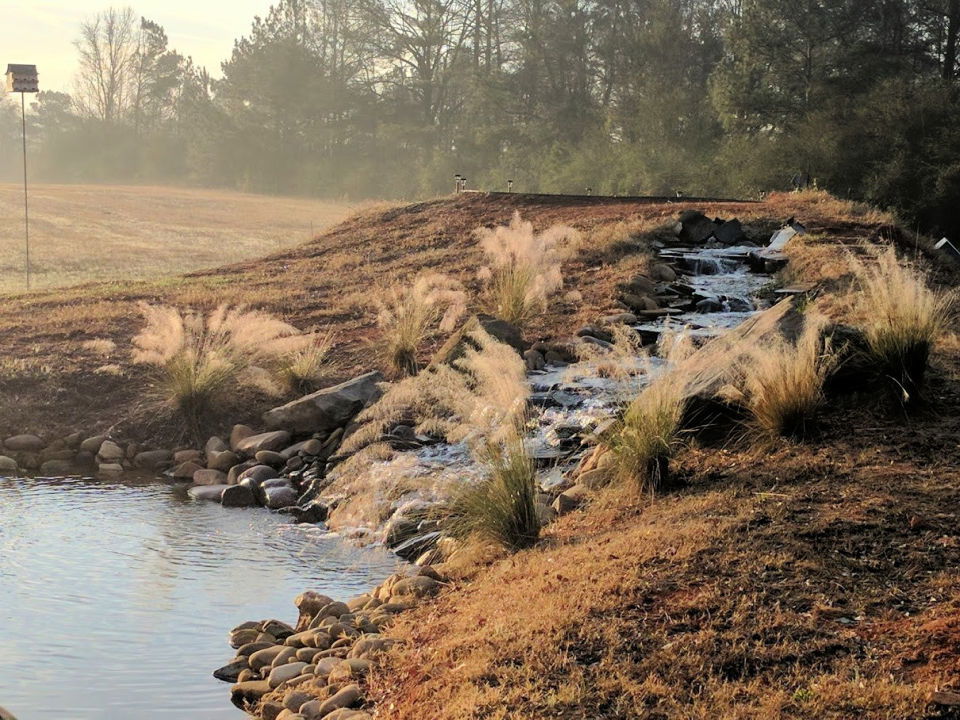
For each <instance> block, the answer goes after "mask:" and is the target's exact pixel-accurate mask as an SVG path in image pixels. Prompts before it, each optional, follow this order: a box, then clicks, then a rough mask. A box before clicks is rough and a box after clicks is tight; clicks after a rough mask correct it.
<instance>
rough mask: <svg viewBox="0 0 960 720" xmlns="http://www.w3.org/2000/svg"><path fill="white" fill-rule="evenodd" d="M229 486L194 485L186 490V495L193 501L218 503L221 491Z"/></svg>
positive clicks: (221, 495) (221, 494)
mask: <svg viewBox="0 0 960 720" xmlns="http://www.w3.org/2000/svg"><path fill="white" fill-rule="evenodd" d="M228 487H230V486H229V485H195V486H193V487H191V488H190V489H189V490H187V494H188V495H189V496H190V497H192V498H193V499H194V500H212V501H214V502H220V500H221V498H222V497H223V491H224V490H226V489H227V488H228Z"/></svg>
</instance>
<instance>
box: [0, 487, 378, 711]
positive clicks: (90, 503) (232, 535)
mask: <svg viewBox="0 0 960 720" xmlns="http://www.w3.org/2000/svg"><path fill="white" fill-rule="evenodd" d="M396 564H397V563H396V560H395V558H393V557H392V556H390V555H388V554H386V553H384V552H382V551H379V550H375V549H367V550H359V549H357V548H353V547H350V546H347V545H345V544H343V543H341V542H339V541H338V540H337V539H336V538H335V537H332V536H330V535H329V534H328V533H326V531H325V530H323V529H322V528H319V527H314V526H294V525H290V524H288V521H287V519H286V518H284V517H282V516H278V515H275V514H272V513H268V512H266V511H264V510H238V509H225V508H221V507H220V506H218V505H215V504H212V503H200V502H195V501H193V500H190V499H189V498H187V497H185V496H184V494H183V493H182V492H179V491H178V490H177V489H175V488H173V487H171V486H169V485H165V484H159V483H153V482H138V483H135V484H126V483H123V482H117V481H109V482H102V481H97V480H90V479H85V480H80V479H62V478H58V479H42V480H41V479H33V480H29V479H13V478H0V705H3V706H5V707H8V709H10V710H11V711H12V712H13V713H14V714H15V715H17V716H18V717H22V718H26V719H27V720H48V719H49V720H53V719H54V718H57V719H58V720H59V718H62V717H64V711H65V709H69V713H68V714H69V717H70V718H71V719H72V720H94V719H97V720H99V719H101V718H104V717H121V716H124V717H136V718H138V719H142V720H156V719H160V718H164V719H172V718H182V717H187V716H189V717H191V718H196V719H197V720H221V719H225V718H234V719H237V718H242V717H244V715H243V713H240V712H239V711H237V710H235V709H233V708H232V707H231V706H230V704H229V700H228V697H227V690H228V686H227V685H225V684H223V683H219V682H217V681H216V680H214V679H213V678H212V677H211V675H210V672H211V671H212V670H213V668H215V667H218V666H219V665H221V664H223V662H225V661H226V660H227V659H228V658H229V653H230V650H229V648H228V646H227V645H226V633H227V631H228V630H229V629H230V628H231V627H233V626H234V625H236V624H237V623H239V622H242V621H244V620H249V619H263V618H268V617H278V618H280V619H284V620H287V621H289V620H290V619H292V618H293V616H294V615H295V609H294V607H293V605H292V599H293V597H294V596H295V595H296V594H298V593H300V592H302V591H303V590H305V589H317V590H321V591H323V592H325V593H327V594H329V595H333V596H335V597H339V598H343V599H346V598H348V597H350V596H351V595H355V594H357V593H360V592H364V591H366V590H369V589H370V588H371V587H372V586H373V585H375V584H376V583H377V582H379V581H380V580H382V579H383V578H384V577H385V576H386V575H388V574H389V573H390V572H392V571H393V570H394V569H395V568H396Z"/></svg>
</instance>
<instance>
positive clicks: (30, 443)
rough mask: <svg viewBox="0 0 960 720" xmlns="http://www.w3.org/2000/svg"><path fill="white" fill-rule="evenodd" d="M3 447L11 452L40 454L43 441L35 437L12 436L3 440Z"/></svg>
mask: <svg viewBox="0 0 960 720" xmlns="http://www.w3.org/2000/svg"><path fill="white" fill-rule="evenodd" d="M3 446H4V447H5V448H6V449H7V450H12V451H13V452H40V451H41V450H43V440H41V439H40V438H39V437H37V436H36V435H14V436H13V437H8V438H7V439H6V440H4V441H3Z"/></svg>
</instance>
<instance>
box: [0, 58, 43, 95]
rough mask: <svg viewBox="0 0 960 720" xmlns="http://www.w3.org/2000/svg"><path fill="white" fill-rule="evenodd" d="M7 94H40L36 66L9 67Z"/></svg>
mask: <svg viewBox="0 0 960 720" xmlns="http://www.w3.org/2000/svg"><path fill="white" fill-rule="evenodd" d="M7 92H19V93H35V92H40V80H39V76H38V75H37V66H36V65H13V64H11V65H7Z"/></svg>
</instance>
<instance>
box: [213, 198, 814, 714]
mask: <svg viewBox="0 0 960 720" xmlns="http://www.w3.org/2000/svg"><path fill="white" fill-rule="evenodd" d="M788 227H789V226H788ZM791 230H792V233H791V234H795V233H796V232H798V231H799V232H802V228H801V227H800V226H794V227H792V228H791ZM677 231H678V233H677V234H678V238H677V241H676V243H675V244H671V245H669V246H667V245H663V246H662V247H659V248H657V250H658V253H659V256H660V261H661V262H657V263H654V264H653V265H652V266H651V270H650V273H649V275H650V276H649V277H646V276H643V277H635V278H630V279H629V280H628V281H626V282H624V283H623V284H622V285H621V291H622V292H621V295H620V296H619V297H618V298H617V300H618V303H619V304H620V305H621V306H622V308H623V312H619V313H615V314H614V315H612V316H608V317H605V318H602V319H600V320H599V321H598V323H597V324H596V325H594V326H588V327H585V328H582V329H581V330H580V331H579V332H578V342H582V343H588V344H591V345H594V346H597V347H600V348H608V347H609V345H610V340H611V339H612V334H611V333H610V332H609V327H610V324H611V323H623V324H625V325H627V326H629V327H632V328H634V329H635V331H636V332H638V333H639V334H640V335H641V336H642V337H643V338H644V339H646V340H647V341H650V340H653V339H655V337H656V336H658V335H659V334H660V333H661V332H663V331H664V330H665V329H666V328H676V327H678V326H685V327H686V329H687V330H686V331H687V332H690V333H691V334H693V335H694V336H701V337H710V336H714V335H717V334H719V333H722V332H724V331H726V330H728V329H730V328H734V327H736V326H738V325H739V324H741V323H743V322H744V321H745V320H747V319H749V318H751V317H753V316H755V315H757V314H758V313H759V312H761V311H763V310H764V309H766V308H768V307H770V306H771V305H772V304H773V300H774V299H776V297H777V296H776V295H775V293H773V292H772V282H773V279H772V277H771V276H770V275H769V274H766V273H762V272H759V273H758V272H754V271H753V270H751V265H752V266H753V267H754V268H757V267H764V266H763V265H762V264H761V265H760V266H758V264H757V262H756V261H755V260H754V261H751V255H753V257H754V258H756V257H764V255H765V251H764V248H763V247H761V246H758V245H757V244H753V243H750V242H749V240H748V239H747V238H746V236H745V235H744V233H743V229H742V227H740V226H739V223H734V224H733V226H731V222H723V221H720V220H716V221H711V220H709V219H707V218H705V217H703V216H702V215H699V214H694V213H685V214H684V215H683V216H682V217H681V221H680V222H679V223H678V227H677ZM778 235H780V233H778ZM720 237H722V238H723V239H726V240H728V242H729V243H730V244H724V243H722V242H721V241H720V239H719V238H720ZM781 237H782V235H781ZM776 238H777V236H776V235H775V237H774V240H775V241H776ZM780 250H782V247H779V248H777V249H776V250H774V251H772V252H780ZM766 291H769V292H766ZM631 304H633V305H634V306H639V307H635V308H631ZM573 355H575V351H574V350H573V349H571V348H570V347H566V348H565V347H564V346H562V345H544V344H539V345H535V346H533V347H531V348H529V349H528V350H527V351H526V352H525V353H524V358H525V360H526V362H527V366H528V370H529V374H528V377H529V382H530V384H531V391H532V394H531V405H532V406H533V408H534V409H535V411H536V421H535V423H533V426H534V427H533V430H532V431H531V433H530V435H529V437H528V438H527V442H528V444H529V447H530V449H531V450H532V452H533V455H534V457H535V458H536V460H537V465H538V467H539V468H540V484H541V493H540V495H539V499H538V501H539V503H540V514H541V519H542V520H543V521H544V522H549V521H551V520H552V519H553V518H554V517H556V516H557V515H559V514H564V513H566V512H569V511H571V510H572V509H574V508H576V507H578V506H579V505H580V504H581V503H582V501H583V500H584V499H585V498H586V496H587V494H588V493H589V492H590V488H589V487H586V486H585V485H583V484H578V483H577V482H576V478H578V477H583V476H584V475H583V472H582V471H583V469H584V467H583V465H584V460H586V461H587V462H589V456H590V451H591V450H592V448H593V447H594V446H595V444H596V442H597V438H598V436H599V434H600V433H601V432H602V431H603V429H604V427H605V426H606V425H607V424H608V423H610V422H612V421H613V419H614V417H615V416H616V413H617V411H618V408H619V403H621V402H622V398H623V397H624V393H625V392H629V391H630V390H631V389H635V388H636V387H639V386H641V385H642V384H643V383H645V382H647V381H648V380H649V378H648V377H647V373H649V372H657V371H658V370H659V369H660V368H661V367H662V366H663V362H662V361H658V360H656V359H653V360H652V361H646V362H641V361H640V359H639V358H637V359H636V365H635V366H634V367H631V368H629V370H630V373H627V374H619V375H618V376H617V377H618V378H620V379H617V378H614V377H609V376H603V374H602V373H600V372H598V367H597V361H595V360H591V361H580V362H577V361H572V362H564V358H567V359H571V360H572V359H573V357H572V356H573ZM625 362H630V361H629V360H626V361H625ZM624 383H630V384H631V386H632V387H630V388H627V387H624V385H623V384H624ZM268 415H269V414H268ZM273 417H276V413H274V415H273ZM241 432H243V431H241ZM387 439H388V440H390V441H391V443H392V444H393V446H394V448H395V449H396V450H398V451H399V452H398V453H397V457H396V458H395V459H394V460H392V461H390V462H386V463H377V464H376V466H375V467H373V468H371V473H370V478H369V481H370V482H371V483H372V482H376V483H378V484H381V485H383V484H389V483H390V481H391V473H392V472H394V471H396V472H397V473H399V474H402V476H403V478H405V479H407V480H408V479H409V478H410V477H411V476H414V477H415V476H417V475H420V476H422V477H424V478H433V479H435V478H436V477H437V476H438V475H448V476H450V477H456V478H457V479H458V480H459V481H467V480H468V479H469V478H471V477H477V476H478V473H479V472H480V470H479V468H477V466H476V465H475V464H474V462H473V461H472V460H471V457H470V455H469V452H468V451H467V448H466V446H464V445H450V444H446V443H442V442H437V441H436V440H435V439H432V438H427V437H421V436H417V435H415V434H413V433H412V431H411V429H410V428H409V427H406V426H400V427H397V428H393V429H392V430H391V431H390V433H389V434H388V437H387ZM328 460H330V458H325V459H320V458H319V457H318V458H317V459H315V460H312V461H311V462H310V464H309V465H306V466H305V467H303V468H298V469H295V470H293V471H292V472H288V473H287V475H288V478H289V480H290V482H291V483H296V484H299V485H300V487H302V488H304V489H305V493H304V496H306V497H309V498H311V503H312V504H311V505H307V506H306V507H317V506H318V505H319V506H322V507H323V508H324V510H323V514H324V516H325V517H326V518H327V522H328V523H329V524H330V525H331V526H333V527H335V528H336V529H337V530H338V531H339V532H341V533H342V534H343V535H346V536H349V537H352V538H360V539H364V540H368V541H382V542H385V543H386V544H388V545H389V546H390V547H391V548H392V549H394V551H395V552H397V553H398V554H399V555H401V556H402V557H404V558H405V559H408V560H411V561H414V565H412V566H411V568H410V574H409V575H396V576H393V577H391V578H389V579H388V580H387V581H386V582H384V583H383V584H382V585H381V586H379V587H377V588H376V589H375V590H374V591H373V592H372V593H370V594H368V595H361V596H358V597H356V598H352V599H349V600H347V601H346V602H338V601H336V600H334V599H332V598H328V597H326V596H324V595H322V594H320V593H317V592H307V593H304V594H303V595H301V596H300V597H298V598H297V599H296V602H295V604H296V606H297V608H298V610H299V618H298V620H297V623H296V624H295V625H294V626H289V625H285V624H284V623H282V622H280V621H277V620H260V621H250V622H247V623H244V624H242V625H240V626H238V627H237V628H234V630H233V631H232V632H231V635H230V644H231V646H232V647H233V648H234V649H235V650H236V651H237V652H236V656H235V657H234V658H233V659H232V660H230V661H229V662H228V663H227V664H226V665H224V666H223V667H222V668H220V669H218V670H217V671H215V673H214V675H215V676H216V677H218V678H219V679H221V680H224V681H227V682H232V683H234V685H233V687H232V689H231V699H232V701H233V702H234V704H236V705H237V706H238V707H241V708H243V709H244V710H246V711H248V712H250V713H253V714H255V715H257V716H258V717H262V718H265V719H266V720H273V718H282V719H283V720H300V718H305V719H306V720H314V719H320V718H327V719H330V720H347V719H349V718H352V719H353V720H363V719H364V718H369V717H371V716H370V715H369V714H368V713H367V712H365V711H364V710H361V709H358V708H363V707H364V706H365V702H366V700H365V696H364V690H363V688H364V678H365V677H366V675H367V673H368V672H369V671H370V669H371V662H370V661H371V660H372V659H373V658H374V657H375V656H376V655H377V654H378V653H380V652H383V651H385V650H387V649H389V648H390V646H391V642H392V641H391V640H390V638H389V636H388V635H386V634H385V631H386V629H387V628H388V626H389V624H390V622H391V620H392V619H393V618H394V617H395V616H396V615H397V614H398V613H401V612H403V611H405V610H408V609H410V608H413V607H415V606H416V605H417V604H418V603H419V602H420V601H421V600H422V599H424V598H427V597H430V596H432V595H433V594H434V593H436V592H437V591H439V590H440V589H442V588H443V587H444V585H445V577H444V575H443V564H442V562H440V561H441V560H442V559H443V553H442V552H440V550H438V549H437V541H438V539H439V538H440V533H439V532H437V531H436V528H434V527H432V526H430V525H429V524H426V523H425V522H424V521H422V520H421V519H420V517H422V511H423V509H424V508H425V507H426V506H428V505H430V504H431V503H434V502H437V501H439V500H440V499H441V498H440V497H438V496H437V495H436V494H435V493H434V492H433V491H432V488H434V487H436V486H438V484H437V483H435V482H429V483H426V484H425V485H424V486H423V487H421V488H419V489H416V490H411V491H410V492H408V493H407V494H405V495H403V496H402V497H400V498H399V499H392V500H389V501H387V500H385V501H384V502H385V503H388V505H387V506H385V507H384V508H380V509H378V510H377V512H375V513H373V514H374V515H380V516H381V517H382V516H389V518H390V519H389V521H387V522H386V524H384V525H383V526H382V527H377V526H367V527H358V526H349V525H345V524H343V523H342V522H338V520H340V518H338V507H339V506H340V505H341V504H343V503H344V498H342V497H338V496H336V495H330V494H324V488H325V487H326V486H327V484H328V483H329V482H330V481H329V479H328V478H327V477H326V475H327V470H328V462H326V461H328ZM337 460H338V458H336V457H334V458H333V463H335V462H336V461H337ZM329 464H332V463H329ZM329 469H331V470H332V474H333V475H335V474H336V470H335V467H333V468H329ZM244 472H246V471H244ZM247 477H248V478H249V475H248V476H247ZM241 482H243V481H241ZM266 482H270V481H269V480H268V481H266ZM440 485H442V483H441V484H440ZM304 509H305V508H304V507H303V506H301V507H300V508H299V509H298V510H297V511H296V512H303V511H304ZM434 564H435V566H434Z"/></svg>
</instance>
